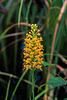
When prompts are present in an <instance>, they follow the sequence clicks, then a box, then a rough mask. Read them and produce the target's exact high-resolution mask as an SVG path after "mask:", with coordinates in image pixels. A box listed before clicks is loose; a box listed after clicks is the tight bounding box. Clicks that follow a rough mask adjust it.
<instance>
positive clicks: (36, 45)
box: [23, 24, 43, 70]
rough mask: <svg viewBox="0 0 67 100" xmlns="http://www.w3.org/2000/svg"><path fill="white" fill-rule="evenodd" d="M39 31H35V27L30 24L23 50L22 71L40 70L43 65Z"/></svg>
mask: <svg viewBox="0 0 67 100" xmlns="http://www.w3.org/2000/svg"><path fill="white" fill-rule="evenodd" d="M39 32H40V30H38V31H37V25H36V24H32V26H31V31H30V32H29V33H27V34H26V36H27V37H26V39H25V42H24V43H25V48H24V53H23V54H24V59H23V61H24V69H32V68H34V70H35V69H40V70H42V63H43V45H41V41H42V37H40V33H39Z"/></svg>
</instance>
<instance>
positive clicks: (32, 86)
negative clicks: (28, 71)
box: [32, 69, 34, 100]
mask: <svg viewBox="0 0 67 100" xmlns="http://www.w3.org/2000/svg"><path fill="white" fill-rule="evenodd" d="M32 94H33V100H34V69H32Z"/></svg>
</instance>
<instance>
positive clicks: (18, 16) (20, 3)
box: [18, 0, 23, 26]
mask: <svg viewBox="0 0 67 100" xmlns="http://www.w3.org/2000/svg"><path fill="white" fill-rule="evenodd" d="M20 4H21V5H20V9H19V15H18V23H20V17H21V10H22V5H23V0H21V3H20ZM18 26H19V24H18Z"/></svg>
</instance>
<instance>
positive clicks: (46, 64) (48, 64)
mask: <svg viewBox="0 0 67 100" xmlns="http://www.w3.org/2000/svg"><path fill="white" fill-rule="evenodd" d="M42 64H43V65H44V66H54V65H55V64H50V63H48V62H45V61H43V63H42Z"/></svg>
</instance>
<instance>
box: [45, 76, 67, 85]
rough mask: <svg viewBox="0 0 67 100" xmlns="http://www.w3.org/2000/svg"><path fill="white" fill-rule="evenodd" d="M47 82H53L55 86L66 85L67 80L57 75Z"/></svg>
mask: <svg viewBox="0 0 67 100" xmlns="http://www.w3.org/2000/svg"><path fill="white" fill-rule="evenodd" d="M47 84H51V85H52V86H53V87H59V86H62V85H66V84H67V82H66V81H65V80H63V79H62V78H60V77H55V78H53V79H51V80H50V81H48V82H47Z"/></svg>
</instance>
